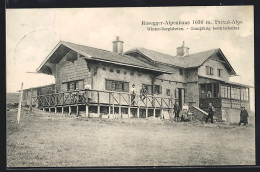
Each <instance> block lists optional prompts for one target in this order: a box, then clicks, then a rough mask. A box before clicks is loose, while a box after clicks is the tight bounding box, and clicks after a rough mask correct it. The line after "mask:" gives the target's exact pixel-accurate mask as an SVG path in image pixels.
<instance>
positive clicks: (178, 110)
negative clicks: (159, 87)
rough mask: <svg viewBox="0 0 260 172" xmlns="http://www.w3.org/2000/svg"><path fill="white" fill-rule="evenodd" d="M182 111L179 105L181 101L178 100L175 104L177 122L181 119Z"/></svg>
mask: <svg viewBox="0 0 260 172" xmlns="http://www.w3.org/2000/svg"><path fill="white" fill-rule="evenodd" d="M180 111H181V107H180V105H179V102H177V101H176V103H175V105H174V114H175V116H174V119H175V121H176V122H178V121H179V114H180Z"/></svg>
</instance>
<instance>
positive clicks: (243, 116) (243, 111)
mask: <svg viewBox="0 0 260 172" xmlns="http://www.w3.org/2000/svg"><path fill="white" fill-rule="evenodd" d="M247 117H248V113H247V111H246V109H245V107H244V106H242V107H241V111H240V121H239V124H238V125H240V124H241V123H244V125H246V124H248V121H247Z"/></svg>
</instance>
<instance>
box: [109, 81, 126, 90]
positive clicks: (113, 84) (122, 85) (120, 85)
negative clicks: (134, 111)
mask: <svg viewBox="0 0 260 172" xmlns="http://www.w3.org/2000/svg"><path fill="white" fill-rule="evenodd" d="M105 82H106V90H109V91H120V92H129V82H123V81H115V80H105Z"/></svg>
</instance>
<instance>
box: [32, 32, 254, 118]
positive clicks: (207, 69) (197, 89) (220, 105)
mask: <svg viewBox="0 0 260 172" xmlns="http://www.w3.org/2000/svg"><path fill="white" fill-rule="evenodd" d="M37 72H39V73H45V74H49V75H53V76H54V77H55V82H56V83H55V85H54V86H53V93H54V95H56V96H53V97H51V98H50V99H51V100H49V103H48V105H45V104H44V103H43V101H45V100H46V98H39V97H38V99H37V98H36V99H37V101H38V104H37V106H38V107H43V108H44V107H57V108H59V106H61V107H62V112H63V111H64V109H63V105H64V97H66V94H69V95H68V96H69V97H73V94H74V93H73V94H72V93H70V92H77V93H76V94H77V95H76V97H77V98H78V100H77V103H76V104H77V110H76V111H77V112H78V110H79V108H80V107H78V105H81V104H80V102H82V105H84V103H83V102H85V104H88V106H89V110H90V111H92V108H91V106H97V107H98V108H97V110H96V112H97V113H110V112H111V111H112V112H113V113H118V114H121V113H123V111H124V110H126V113H128V114H129V113H131V114H132V113H133V114H134V115H133V116H138V117H139V114H140V113H141V112H139V110H141V111H142V109H139V107H140V108H141V107H144V111H145V113H146V117H149V114H150V113H149V112H150V109H153V111H152V112H151V113H153V115H154V116H156V115H157V116H158V114H160V112H159V111H158V110H160V111H162V110H165V111H163V112H161V114H162V113H166V112H167V113H169V112H170V109H172V107H173V104H174V103H175V102H176V101H178V102H179V103H180V105H181V106H183V105H184V104H187V105H189V106H190V107H191V108H192V107H195V110H196V109H201V110H206V109H207V107H208V104H209V103H212V104H213V106H214V107H216V109H217V111H216V114H217V118H218V119H219V120H230V117H229V114H230V113H231V111H232V113H233V111H234V112H235V113H237V112H238V111H239V109H240V107H241V106H245V107H246V108H249V86H246V85H242V84H238V83H232V82H230V81H229V77H231V76H235V75H236V72H235V71H234V69H233V68H232V66H231V64H230V63H229V62H228V60H227V58H226V57H225V55H224V54H223V52H222V51H221V50H220V49H213V50H209V51H205V52H200V53H196V54H189V48H188V47H186V46H185V45H184V43H183V45H182V46H181V47H177V55H176V56H171V55H167V54H163V53H159V52H156V51H153V50H148V49H145V48H134V49H131V50H128V51H126V52H123V41H121V40H119V37H117V38H116V40H115V41H113V52H110V51H106V50H101V49H97V48H92V47H88V46H83V45H77V44H73V43H69V42H64V41H61V42H60V43H59V44H58V45H57V46H56V47H55V48H54V50H53V51H52V52H51V53H50V55H49V56H48V57H47V58H46V59H45V60H44V61H43V63H42V64H41V65H40V67H39V68H38V69H37ZM133 84H134V85H135V88H136V91H137V97H136V98H135V99H136V100H135V104H133V105H130V100H131V94H130V90H131V87H132V85H133ZM142 85H144V86H145V88H146V89H147V91H148V96H147V98H146V100H142V101H141V100H140V99H139V97H138V96H139V90H140V89H141V88H142ZM86 88H87V90H91V91H88V92H86V91H85V92H84V93H83V92H82V94H81V93H80V92H81V91H83V90H86ZM35 94H36V93H35ZM61 94H63V97H62V98H61V97H60V95H61ZM38 95H39V94H38ZM74 98H75V95H74V97H73V99H74ZM61 99H63V102H61V103H60V104H59V103H57V102H59V101H61ZM65 99H66V98H65ZM82 100H85V101H82ZM86 100H87V103H86ZM37 101H35V102H37ZM39 101H40V103H39ZM47 102H48V101H47ZM50 102H52V104H51V103H50ZM67 104H69V111H72V110H71V109H70V106H73V102H72V103H67ZM111 106H113V108H112V109H111ZM129 106H131V107H138V108H137V109H136V110H135V111H134V112H132V110H131V109H130V107H129ZM124 108H125V109H124ZM127 109H128V110H127ZM56 110H57V109H56V108H55V112H56ZM93 111H95V110H93ZM127 111H128V112H127ZM130 111H131V112H130ZM86 113H87V112H86ZM137 114H138V115H137ZM141 114H142V113H141ZM238 115H239V114H238Z"/></svg>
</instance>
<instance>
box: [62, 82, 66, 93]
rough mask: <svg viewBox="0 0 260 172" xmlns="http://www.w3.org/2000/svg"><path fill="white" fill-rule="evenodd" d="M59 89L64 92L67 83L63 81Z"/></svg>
mask: <svg viewBox="0 0 260 172" xmlns="http://www.w3.org/2000/svg"><path fill="white" fill-rule="evenodd" d="M61 91H62V92H66V91H67V83H64V84H62V85H61Z"/></svg>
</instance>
